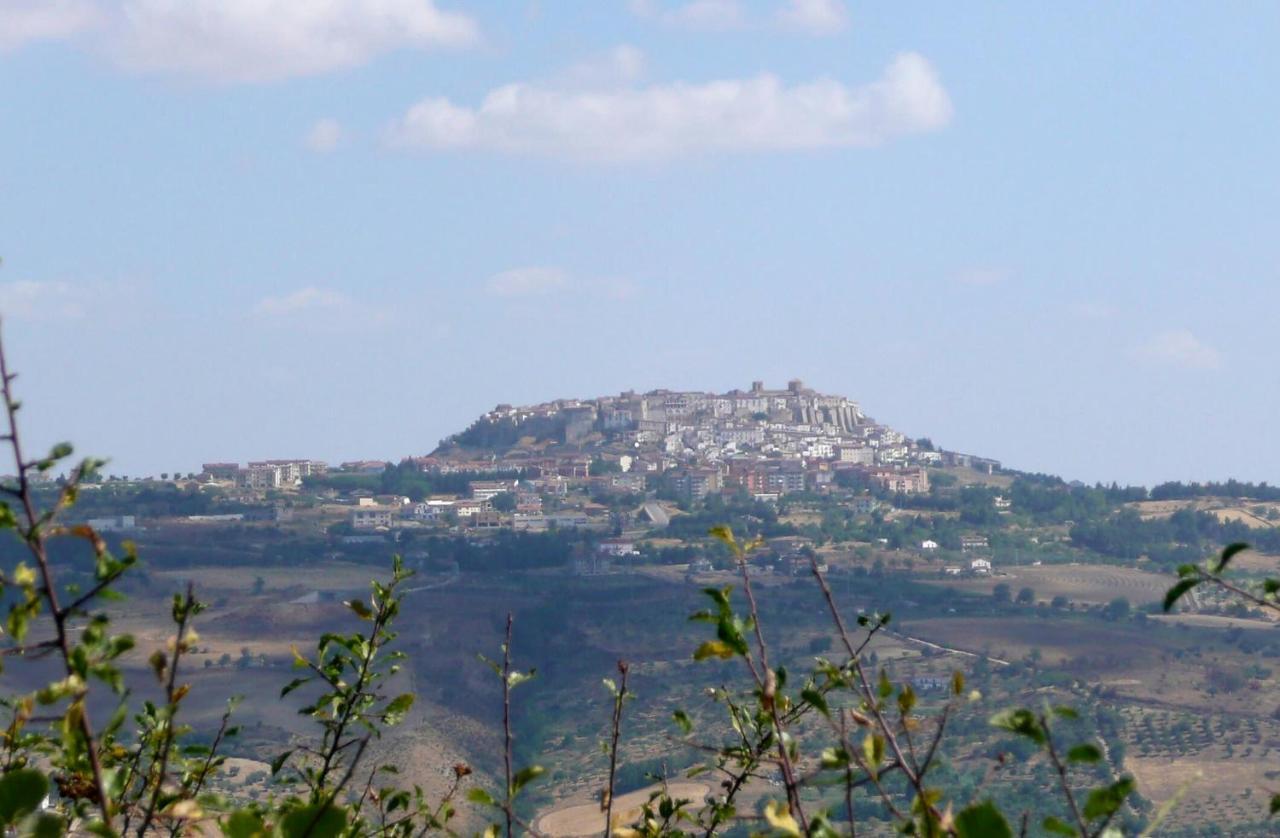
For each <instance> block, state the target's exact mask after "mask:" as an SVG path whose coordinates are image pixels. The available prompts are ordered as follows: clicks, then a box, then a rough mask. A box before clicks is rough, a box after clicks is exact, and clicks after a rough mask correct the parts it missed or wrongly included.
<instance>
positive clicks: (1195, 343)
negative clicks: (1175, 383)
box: [1134, 329, 1222, 370]
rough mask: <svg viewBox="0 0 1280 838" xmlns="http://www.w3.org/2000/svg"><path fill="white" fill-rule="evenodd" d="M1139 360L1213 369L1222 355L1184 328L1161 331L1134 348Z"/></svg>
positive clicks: (1182, 367) (1184, 367) (1217, 366)
mask: <svg viewBox="0 0 1280 838" xmlns="http://www.w3.org/2000/svg"><path fill="white" fill-rule="evenodd" d="M1134 354H1135V356H1136V357H1137V358H1138V360H1140V361H1145V362H1147V363H1151V364H1158V365H1161V366H1168V367H1177V368H1179V369H1184V370H1215V369H1218V368H1219V367H1220V366H1222V355H1221V354H1220V353H1219V352H1218V350H1216V349H1214V348H1213V347H1212V346H1209V345H1208V344H1206V343H1205V342H1204V341H1202V340H1200V338H1198V337H1196V336H1195V335H1194V334H1192V333H1191V332H1190V331H1187V330H1186V329H1180V330H1174V331H1168V332H1161V333H1160V334H1158V335H1155V336H1153V337H1152V338H1151V339H1150V340H1148V341H1147V342H1146V343H1144V344H1142V345H1141V346H1139V347H1137V348H1136V349H1135V350H1134Z"/></svg>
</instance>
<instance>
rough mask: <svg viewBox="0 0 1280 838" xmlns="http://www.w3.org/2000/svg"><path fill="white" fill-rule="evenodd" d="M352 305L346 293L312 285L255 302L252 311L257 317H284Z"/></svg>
mask: <svg viewBox="0 0 1280 838" xmlns="http://www.w3.org/2000/svg"><path fill="white" fill-rule="evenodd" d="M351 306H352V301H351V298H350V297H348V296H347V295H346V294H343V293H342V292H340V291H333V290H330V289H328V288H316V287H314V286H311V287H308V288H301V289H299V290H297V291H294V292H292V293H289V294H284V295H282V296H279V297H266V298H264V299H261V300H259V301H258V302H257V303H255V304H254V306H253V309H252V310H251V313H252V314H253V316H255V317H284V316H289V315H294V314H297V313H298V312H303V311H341V310H344V309H350V308H351Z"/></svg>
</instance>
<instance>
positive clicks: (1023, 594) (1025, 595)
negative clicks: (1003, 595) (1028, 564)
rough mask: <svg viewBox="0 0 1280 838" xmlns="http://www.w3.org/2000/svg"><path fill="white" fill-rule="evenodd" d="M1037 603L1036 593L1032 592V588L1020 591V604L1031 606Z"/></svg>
mask: <svg viewBox="0 0 1280 838" xmlns="http://www.w3.org/2000/svg"><path fill="white" fill-rule="evenodd" d="M1035 601H1036V592H1035V591H1033V590H1031V589H1030V588H1023V589H1022V590H1020V591H1018V602H1020V603H1022V604H1023V605H1030V604H1031V603H1033V602H1035Z"/></svg>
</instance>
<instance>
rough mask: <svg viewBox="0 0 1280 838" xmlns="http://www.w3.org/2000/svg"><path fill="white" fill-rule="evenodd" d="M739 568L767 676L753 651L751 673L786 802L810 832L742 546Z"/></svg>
mask: <svg viewBox="0 0 1280 838" xmlns="http://www.w3.org/2000/svg"><path fill="white" fill-rule="evenodd" d="M737 558H738V569H739V570H741V571H742V591H743V593H744V594H746V597H747V607H748V608H749V609H750V612H751V626H752V628H753V629H754V631H755V635H756V645H757V647H759V651H760V666H761V667H762V668H763V669H764V676H763V677H761V675H760V673H759V672H757V671H756V668H755V665H754V664H753V663H752V661H751V657H750V655H748V656H747V658H746V660H747V665H748V666H750V668H751V674H752V675H753V676H754V677H755V679H756V685H757V686H758V687H759V688H760V693H761V699H762V700H763V701H764V702H765V704H766V706H767V708H768V710H769V716H770V718H772V719H773V727H774V734H775V736H776V737H777V739H778V761H779V763H780V764H781V768H782V781H783V783H784V784H785V785H786V790H787V805H788V808H790V809H791V814H792V815H794V816H795V818H796V820H797V821H799V822H800V828H801V830H802V831H803V832H804V833H805V834H806V835H807V834H808V832H809V822H808V820H806V818H805V816H804V809H803V807H802V806H801V803H800V788H799V786H797V785H796V772H795V767H794V766H793V765H792V764H791V754H790V753H788V751H787V737H786V728H785V727H784V726H783V724H782V719H780V718H779V717H778V702H777V700H776V697H775V695H774V691H775V690H776V688H777V684H776V680H775V676H774V674H773V669H772V668H771V667H770V666H769V646H768V644H766V643H765V640H764V631H763V630H762V629H761V628H760V609H759V608H757V607H756V597H755V592H754V591H752V589H751V574H750V573H748V572H747V560H746V556H745V555H744V554H743V553H742V552H741V548H739V553H738V557H737Z"/></svg>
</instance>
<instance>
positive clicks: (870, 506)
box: [849, 495, 879, 515]
mask: <svg viewBox="0 0 1280 838" xmlns="http://www.w3.org/2000/svg"><path fill="white" fill-rule="evenodd" d="M878 505H879V504H878V503H877V502H876V499H875V498H873V497H872V496H871V495H858V496H857V497H855V498H854V499H853V500H852V501H850V502H849V507H850V508H851V509H852V510H853V514H854V515H870V514H871V513H872V512H875V511H876V507H877V506H878Z"/></svg>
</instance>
